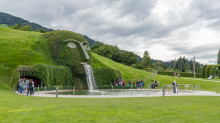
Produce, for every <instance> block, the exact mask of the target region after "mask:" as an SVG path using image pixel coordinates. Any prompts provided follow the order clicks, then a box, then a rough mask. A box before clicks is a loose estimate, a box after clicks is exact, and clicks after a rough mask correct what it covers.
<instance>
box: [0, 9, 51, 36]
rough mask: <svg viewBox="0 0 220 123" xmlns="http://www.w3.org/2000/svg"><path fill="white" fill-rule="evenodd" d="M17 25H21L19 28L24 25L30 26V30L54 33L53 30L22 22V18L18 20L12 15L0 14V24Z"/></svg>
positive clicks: (25, 21)
mask: <svg viewBox="0 0 220 123" xmlns="http://www.w3.org/2000/svg"><path fill="white" fill-rule="evenodd" d="M18 23H21V26H25V25H30V26H31V27H32V30H35V31H36V30H37V29H39V30H41V29H42V30H46V31H48V32H49V31H54V30H53V29H48V28H46V27H43V26H41V25H39V24H36V23H31V22H29V21H27V20H24V19H22V18H19V17H15V16H13V15H10V14H7V13H3V12H0V24H6V25H8V26H14V25H16V24H18Z"/></svg>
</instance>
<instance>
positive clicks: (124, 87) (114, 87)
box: [97, 86, 137, 89]
mask: <svg viewBox="0 0 220 123" xmlns="http://www.w3.org/2000/svg"><path fill="white" fill-rule="evenodd" d="M97 89H112V86H98V87H97ZM113 89H131V87H130V86H113ZM132 89H137V86H132Z"/></svg>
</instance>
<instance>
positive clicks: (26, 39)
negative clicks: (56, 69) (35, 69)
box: [0, 27, 56, 82]
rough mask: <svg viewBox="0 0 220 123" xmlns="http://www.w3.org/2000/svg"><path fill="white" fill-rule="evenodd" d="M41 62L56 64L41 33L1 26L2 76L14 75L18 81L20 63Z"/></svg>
mask: <svg viewBox="0 0 220 123" xmlns="http://www.w3.org/2000/svg"><path fill="white" fill-rule="evenodd" d="M39 63H41V64H50V65H56V63H55V61H54V60H53V58H52V55H51V51H50V48H49V45H48V41H47V40H45V39H44V38H43V37H41V33H38V32H26V31H18V30H14V29H10V28H3V27H0V77H14V79H13V82H16V81H17V78H18V70H17V67H18V66H19V65H28V66H30V65H35V64H39Z"/></svg>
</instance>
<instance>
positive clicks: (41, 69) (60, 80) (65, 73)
mask: <svg viewBox="0 0 220 123" xmlns="http://www.w3.org/2000/svg"><path fill="white" fill-rule="evenodd" d="M18 69H19V72H20V76H33V77H36V78H39V79H40V80H41V81H42V82H43V84H44V85H46V86H56V85H60V86H70V85H71V86H73V85H74V79H73V77H72V72H71V70H70V68H69V67H65V66H50V65H43V64H37V65H35V66H33V67H22V66H20V67H18Z"/></svg>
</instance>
